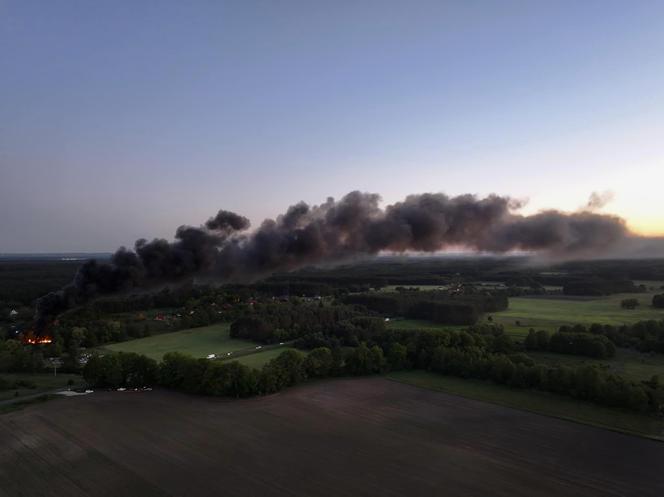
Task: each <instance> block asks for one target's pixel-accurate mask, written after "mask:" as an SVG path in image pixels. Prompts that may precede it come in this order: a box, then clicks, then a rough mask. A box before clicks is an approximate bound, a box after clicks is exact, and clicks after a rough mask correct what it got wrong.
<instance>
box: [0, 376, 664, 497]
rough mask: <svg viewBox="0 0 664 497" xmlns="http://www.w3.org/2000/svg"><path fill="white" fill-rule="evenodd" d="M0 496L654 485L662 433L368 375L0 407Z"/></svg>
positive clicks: (595, 490)
mask: <svg viewBox="0 0 664 497" xmlns="http://www.w3.org/2000/svg"><path fill="white" fill-rule="evenodd" d="M0 495H2V496H11V497H17V496H58V497H69V496H112V497H121V496H146V497H149V496H167V495H172V496H187V497H195V496H209V495H228V496H252V497H262V496H296V495H297V496H306V497H315V496H330V497H332V496H334V497H343V496H353V497H355V496H381V497H383V496H419V495H423V496H424V495H426V496H434V495H436V496H478V497H480V496H481V497H487V496H492V497H493V496H503V495H504V496H509V497H517V496H527V497H536V496H554V495H555V496H584V497H592V496H600V495H601V496H619V495H620V496H631V495H633V496H639V497H648V496H653V497H654V496H657V497H661V496H662V495H664V444H663V443H659V442H655V441H650V440H645V439H640V438H636V437H632V436H628V435H623V434H619V433H614V432H610V431H606V430H602V429H598V428H592V427H588V426H583V425H579V424H575V423H570V422H566V421H562V420H557V419H552V418H548V417H544V416H539V415H536V414H530V413H526V412H521V411H517V410H513V409H508V408H503V407H498V406H494V405H490V404H485V403H482V402H476V401H472V400H468V399H463V398H460V397H454V396H450V395H446V394H442V393H437V392H431V391H427V390H422V389H418V388H415V387H411V386H407V385H402V384H399V383H395V382H391V381H388V380H384V379H381V378H371V379H357V380H338V381H328V382H321V383H315V384H308V385H305V386H302V387H299V388H295V389H291V390H288V391H286V392H284V393H282V394H279V395H274V396H271V397H267V398H257V399H250V400H243V401H221V400H217V399H209V398H200V397H190V396H186V395H180V394H176V393H171V392H163V391H153V392H143V393H136V392H125V393H118V392H108V393H94V394H93V395H89V396H86V397H78V398H69V399H58V400H55V401H51V402H48V403H46V404H42V405H35V406H31V407H27V408H25V409H24V410H22V411H17V412H13V413H9V414H5V415H2V416H0Z"/></svg>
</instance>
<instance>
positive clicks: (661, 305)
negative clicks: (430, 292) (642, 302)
mask: <svg viewBox="0 0 664 497" xmlns="http://www.w3.org/2000/svg"><path fill="white" fill-rule="evenodd" d="M652 306H653V307H657V308H658V309H664V293H661V294H659V295H655V296H654V297H653V298H652Z"/></svg>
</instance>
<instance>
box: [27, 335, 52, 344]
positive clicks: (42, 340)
mask: <svg viewBox="0 0 664 497" xmlns="http://www.w3.org/2000/svg"><path fill="white" fill-rule="evenodd" d="M25 342H26V343H29V344H30V345H42V344H45V343H52V342H53V339H52V338H51V337H28V338H26V340H25Z"/></svg>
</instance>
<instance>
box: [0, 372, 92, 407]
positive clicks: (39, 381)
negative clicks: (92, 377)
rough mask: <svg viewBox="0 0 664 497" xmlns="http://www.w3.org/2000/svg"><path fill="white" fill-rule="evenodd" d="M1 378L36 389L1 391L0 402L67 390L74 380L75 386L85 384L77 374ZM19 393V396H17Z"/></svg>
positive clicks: (11, 375)
mask: <svg viewBox="0 0 664 497" xmlns="http://www.w3.org/2000/svg"><path fill="white" fill-rule="evenodd" d="M0 376H1V377H2V378H4V379H6V380H8V381H9V382H16V381H19V380H25V381H28V382H30V383H31V384H32V385H34V388H26V387H18V388H10V389H7V390H2V391H0V401H5V400H11V399H15V398H20V397H25V396H28V395H35V394H37V393H40V392H44V391H49V390H55V389H56V388H67V386H68V385H67V382H68V381H69V380H72V381H73V382H74V386H79V385H81V384H82V383H83V379H82V378H81V376H80V375H77V374H67V373H58V375H57V376H54V375H53V373H35V374H31V373H2V374H0ZM16 392H18V395H16Z"/></svg>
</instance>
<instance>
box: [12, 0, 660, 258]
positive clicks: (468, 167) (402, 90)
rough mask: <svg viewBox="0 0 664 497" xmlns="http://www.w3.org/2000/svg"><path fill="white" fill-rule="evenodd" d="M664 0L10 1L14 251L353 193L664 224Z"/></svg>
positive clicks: (644, 228)
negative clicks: (481, 199)
mask: <svg viewBox="0 0 664 497" xmlns="http://www.w3.org/2000/svg"><path fill="white" fill-rule="evenodd" d="M663 53H664V2H661V1H652V2H640V1H630V2H626V1H620V2H613V1H592V0H589V1H584V2H578V1H570V2H567V1H556V2H544V1H537V0H532V1H514V2H512V1H468V0H463V1H461V0H460V1H443V0H438V1H435V2H424V1H412V0H411V1H403V2H393V1H388V0H383V1H376V2H369V1H353V2H350V1H334V2H318V1H302V2H299V1H292V2H289V1H280V2H272V1H270V2H267V1H266V2H254V1H246V0H245V1H237V2H223V1H214V2H212V1H210V2H207V1H191V2H182V1H177V2H168V1H159V2H157V1H121V0H115V1H95V2H89V1H73V0H72V1H65V0H49V1H43V2H37V1H31V0H17V1H14V0H0V233H1V235H0V252H5V253H7V252H66V251H112V250H114V249H115V248H117V247H118V246H120V245H127V246H131V245H132V244H133V242H134V240H135V239H137V238H142V237H145V238H148V239H151V238H153V237H165V238H169V239H170V238H172V236H173V234H174V232H175V228H176V227H177V226H179V225H182V224H191V225H200V224H201V223H203V222H204V221H205V220H206V219H207V218H209V217H210V216H212V215H214V214H215V213H216V212H217V210H219V209H221V208H223V209H228V210H233V211H237V212H239V213H241V214H243V215H245V216H247V217H249V218H250V219H251V220H252V222H253V224H254V225H257V224H259V223H260V221H261V220H262V219H264V218H265V217H274V216H276V215H278V214H279V213H281V212H283V211H284V210H285V209H286V208H287V207H288V206H289V205H291V204H294V203H296V202H298V201H300V200H304V201H306V202H308V203H312V204H318V203H321V202H323V201H324V200H325V199H326V198H327V197H328V196H333V197H335V198H339V197H341V196H343V195H344V194H345V193H348V192H349V191H352V190H361V191H368V192H376V193H380V194H381V195H382V197H383V199H384V202H385V204H389V203H393V202H395V201H398V200H401V199H402V198H404V197H405V196H406V195H408V194H410V193H422V192H444V193H447V194H449V195H458V194H464V193H474V194H477V195H481V196H483V195H487V194H490V193H498V194H502V195H510V196H513V197H515V198H518V199H521V200H528V203H527V204H526V207H525V208H524V212H525V213H532V212H537V211H538V210H541V209H544V208H557V209H562V210H568V211H573V210H576V209H578V208H580V207H581V206H583V205H584V204H585V203H586V201H587V199H588V196H589V195H590V194H591V193H592V192H593V191H596V192H605V191H610V192H612V193H613V200H612V201H611V202H610V203H609V204H608V205H607V206H606V207H605V208H604V211H605V212H609V213H615V214H618V215H620V216H622V217H624V218H625V219H626V220H627V223H628V225H629V227H630V228H631V229H633V230H634V231H636V232H638V233H641V234H648V235H655V234H659V235H661V234H664V209H662V207H663V206H664V195H663V194H662V191H663V184H664V181H663V180H664V57H662V54H663Z"/></svg>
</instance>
